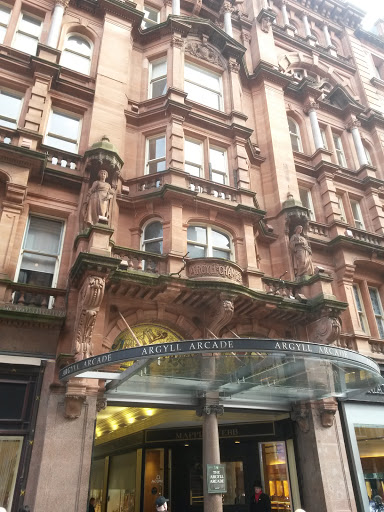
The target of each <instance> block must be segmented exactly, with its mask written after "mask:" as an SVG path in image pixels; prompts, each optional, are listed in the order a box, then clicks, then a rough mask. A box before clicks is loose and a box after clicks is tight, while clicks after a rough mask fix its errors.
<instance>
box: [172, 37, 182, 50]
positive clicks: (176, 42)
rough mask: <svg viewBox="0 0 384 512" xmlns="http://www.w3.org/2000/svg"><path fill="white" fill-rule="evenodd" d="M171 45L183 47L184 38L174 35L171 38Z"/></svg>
mask: <svg viewBox="0 0 384 512" xmlns="http://www.w3.org/2000/svg"><path fill="white" fill-rule="evenodd" d="M171 46H173V47H175V48H183V46H184V39H183V38H181V37H178V36H172V38H171Z"/></svg>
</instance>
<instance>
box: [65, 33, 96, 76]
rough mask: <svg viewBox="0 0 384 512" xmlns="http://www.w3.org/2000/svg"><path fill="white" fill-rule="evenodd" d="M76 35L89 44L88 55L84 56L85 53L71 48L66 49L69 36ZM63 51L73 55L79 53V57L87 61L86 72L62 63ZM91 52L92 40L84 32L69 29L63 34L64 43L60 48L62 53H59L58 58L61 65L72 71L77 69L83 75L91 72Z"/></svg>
mask: <svg viewBox="0 0 384 512" xmlns="http://www.w3.org/2000/svg"><path fill="white" fill-rule="evenodd" d="M74 36H76V37H78V38H79V39H84V41H86V42H87V43H88V44H89V45H90V55H89V56H86V55H82V54H80V53H77V52H76V51H74V50H71V49H67V48H66V44H67V42H68V40H69V38H70V37H74ZM65 53H73V54H75V55H79V56H80V57H83V58H84V60H87V61H88V69H87V72H83V71H78V70H77V69H75V68H73V67H70V66H68V65H67V66H66V65H65V64H62V59H63V56H64V55H65ZM93 54H94V44H93V42H92V40H91V39H90V38H89V37H87V36H85V35H84V34H80V33H78V32H76V31H70V32H68V33H67V34H66V35H65V39H64V44H63V48H62V53H61V60H60V65H62V66H63V67H66V68H67V69H71V70H73V71H77V72H79V73H83V74H85V75H88V76H89V75H90V73H91V69H92V60H93Z"/></svg>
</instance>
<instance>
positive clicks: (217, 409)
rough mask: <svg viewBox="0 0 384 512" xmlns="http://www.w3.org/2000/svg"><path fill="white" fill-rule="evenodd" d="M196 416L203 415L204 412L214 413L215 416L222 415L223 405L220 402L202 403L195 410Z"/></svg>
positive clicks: (207, 413) (206, 413)
mask: <svg viewBox="0 0 384 512" xmlns="http://www.w3.org/2000/svg"><path fill="white" fill-rule="evenodd" d="M196 414H197V416H203V415H204V414H205V415H207V416H209V415H210V414H216V416H222V415H223V414H224V405H221V404H204V405H202V406H200V407H199V408H198V409H197V410H196Z"/></svg>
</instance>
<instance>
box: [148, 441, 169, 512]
mask: <svg viewBox="0 0 384 512" xmlns="http://www.w3.org/2000/svg"><path fill="white" fill-rule="evenodd" d="M169 451H170V450H169ZM165 456H166V454H165V449H164V448H153V449H147V450H145V461H144V464H145V466H144V490H143V494H144V507H143V512H153V511H154V510H155V501H156V498H157V497H158V496H164V495H165V494H168V493H167V492H166V491H165V481H164V477H165V475H166V468H165V462H166V460H165ZM165 497H166V498H168V496H165Z"/></svg>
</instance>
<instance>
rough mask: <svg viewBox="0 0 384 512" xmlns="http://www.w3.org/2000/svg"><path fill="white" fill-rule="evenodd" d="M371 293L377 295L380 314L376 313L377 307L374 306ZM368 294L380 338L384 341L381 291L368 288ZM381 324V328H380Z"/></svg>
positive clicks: (383, 314)
mask: <svg viewBox="0 0 384 512" xmlns="http://www.w3.org/2000/svg"><path fill="white" fill-rule="evenodd" d="M371 291H373V292H375V294H376V300H377V304H378V306H379V312H376V311H375V307H374V305H373V301H372V296H371ZM368 294H369V300H370V303H371V308H372V312H373V316H374V317H375V320H376V328H377V331H378V333H379V338H380V339H381V340H382V339H384V310H383V304H382V302H381V297H380V292H379V289H378V288H377V287H376V286H368ZM379 324H380V326H379Z"/></svg>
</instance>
